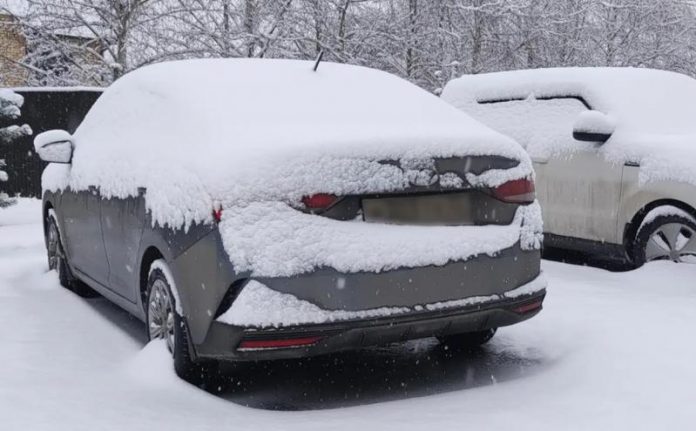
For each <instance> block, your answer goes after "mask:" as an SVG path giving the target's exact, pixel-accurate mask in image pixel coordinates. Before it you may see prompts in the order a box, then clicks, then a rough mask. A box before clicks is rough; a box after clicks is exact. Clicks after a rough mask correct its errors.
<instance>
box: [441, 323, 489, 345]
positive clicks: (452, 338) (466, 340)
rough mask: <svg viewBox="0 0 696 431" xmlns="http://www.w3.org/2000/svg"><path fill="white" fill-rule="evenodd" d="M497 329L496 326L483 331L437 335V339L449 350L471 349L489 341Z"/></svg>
mask: <svg viewBox="0 0 696 431" xmlns="http://www.w3.org/2000/svg"><path fill="white" fill-rule="evenodd" d="M497 330H498V329H497V328H492V329H486V330H485V331H477V332H465V333H463V334H454V335H446V336H443V337H438V339H439V340H440V342H441V343H442V344H443V345H445V347H447V348H448V349H451V350H472V349H476V348H477V347H480V346H482V345H484V344H486V343H487V342H489V341H490V340H491V338H493V336H494V335H495V333H496V331H497Z"/></svg>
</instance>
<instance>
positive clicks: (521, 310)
mask: <svg viewBox="0 0 696 431" xmlns="http://www.w3.org/2000/svg"><path fill="white" fill-rule="evenodd" d="M541 302H542V301H535V302H531V303H529V304H524V305H520V306H519V307H517V308H514V309H513V310H512V311H514V312H515V313H518V314H526V313H529V312H532V311H535V310H538V309H539V308H541Z"/></svg>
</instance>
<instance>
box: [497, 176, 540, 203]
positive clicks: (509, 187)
mask: <svg viewBox="0 0 696 431" xmlns="http://www.w3.org/2000/svg"><path fill="white" fill-rule="evenodd" d="M493 195H494V196H495V197H496V198H498V199H500V200H501V201H504V202H511V203H520V204H530V203H532V202H534V199H536V194H535V192H534V181H532V180H528V179H526V178H525V179H521V180H514V181H508V182H507V183H505V184H503V185H501V186H498V187H496V188H494V189H493Z"/></svg>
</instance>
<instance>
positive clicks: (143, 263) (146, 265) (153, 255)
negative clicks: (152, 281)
mask: <svg viewBox="0 0 696 431" xmlns="http://www.w3.org/2000/svg"><path fill="white" fill-rule="evenodd" d="M158 259H164V255H163V254H162V252H161V251H160V250H159V249H158V248H157V247H155V246H149V247H148V248H147V249H145V252H144V253H143V256H142V257H141V258H140V273H139V278H138V287H139V291H140V300H141V303H142V304H146V303H147V298H146V295H147V280H148V277H149V276H150V266H152V263H153V262H154V261H156V260H158Z"/></svg>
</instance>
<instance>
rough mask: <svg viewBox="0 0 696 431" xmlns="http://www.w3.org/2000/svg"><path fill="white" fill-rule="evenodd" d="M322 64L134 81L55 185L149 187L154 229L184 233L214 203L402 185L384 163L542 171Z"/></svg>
mask: <svg viewBox="0 0 696 431" xmlns="http://www.w3.org/2000/svg"><path fill="white" fill-rule="evenodd" d="M312 67H313V63H312V62H307V61H294V60H251V59H225V60H221V59H215V60H212V59H209V60H188V61H179V62H172V63H162V64H157V65H153V66H148V67H144V68H141V69H138V70H136V71H134V72H131V73H129V74H127V75H126V76H124V77H123V78H121V79H119V80H118V81H116V82H115V83H114V84H113V85H112V86H111V87H109V88H108V89H107V90H106V91H105V93H104V94H103V95H102V96H101V97H100V99H99V100H98V101H97V103H96V104H95V105H94V107H93V108H92V109H91V111H90V112H89V114H88V115H87V117H86V118H85V120H84V122H83V123H82V125H81V126H80V128H79V129H78V130H77V132H76V133H75V135H74V143H75V151H74V156H73V164H72V167H65V166H58V165H55V166H49V168H48V169H47V171H46V172H45V174H44V181H43V183H44V184H43V185H44V188H45V189H49V190H54V189H60V188H64V187H66V186H68V185H69V186H71V187H72V188H73V189H76V190H82V189H86V188H87V187H89V186H90V185H96V186H98V187H99V188H100V189H101V192H102V195H103V196H105V197H112V196H114V197H126V196H134V195H136V194H137V193H138V188H139V187H145V188H146V189H147V192H146V205H147V207H148V209H149V210H150V211H151V213H152V216H153V222H159V223H160V224H162V225H169V226H171V227H181V226H188V225H189V224H190V223H194V222H208V221H210V212H211V208H212V206H213V205H214V204H215V203H216V202H220V203H221V204H222V205H223V206H230V205H236V206H240V205H245V204H248V203H251V202H257V201H284V202H293V201H298V200H299V199H300V198H301V196H303V195H306V194H311V193H318V192H325V193H337V194H343V193H348V192H352V193H364V192H370V191H372V192H374V191H387V190H398V189H399V188H402V187H404V185H405V184H406V181H407V179H406V178H405V177H404V173H403V172H402V171H401V170H400V169H398V168H396V167H395V166H393V165H389V164H382V163H377V162H378V161H380V160H404V159H407V160H411V159H415V160H420V159H428V158H435V157H452V156H465V155H497V156H503V157H507V158H511V159H515V160H520V162H521V163H520V165H519V166H518V167H517V168H515V169H513V170H512V171H513V172H511V173H508V174H507V176H508V177H509V176H516V177H517V178H520V177H525V176H531V175H532V171H531V163H530V162H529V158H528V156H527V155H526V153H525V152H524V151H523V149H522V148H521V147H520V146H519V145H517V144H516V143H515V142H514V141H513V140H512V139H510V138H507V137H505V136H503V135H501V134H499V133H497V132H494V131H492V130H491V129H489V128H487V127H485V126H483V125H482V124H480V123H478V122H477V121H475V120H473V119H471V118H470V117H468V116H467V115H464V114H462V113H461V112H460V111H458V110H457V109H455V108H453V107H451V106H450V105H448V104H447V103H445V102H443V101H441V100H439V99H438V98H437V97H435V96H433V95H431V94H429V93H427V92H426V91H424V90H421V89H419V88H417V87H415V86H414V85H412V84H410V83H408V82H406V81H404V80H402V79H400V78H397V77H395V76H393V75H390V74H387V73H385V72H380V71H377V70H373V69H368V68H364V67H357V66H348V65H340V64H333V63H322V64H321V65H320V66H319V69H318V71H317V72H313V71H312ZM497 180H498V181H500V178H498V179H497ZM491 182H492V183H495V182H496V179H495V178H491ZM491 185H497V184H491Z"/></svg>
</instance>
